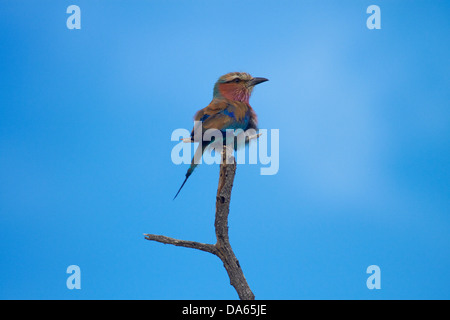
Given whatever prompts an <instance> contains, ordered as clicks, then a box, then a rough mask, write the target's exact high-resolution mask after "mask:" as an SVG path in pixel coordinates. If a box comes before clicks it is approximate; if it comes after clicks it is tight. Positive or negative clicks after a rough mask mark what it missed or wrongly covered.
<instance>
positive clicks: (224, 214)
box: [144, 135, 259, 300]
mask: <svg viewBox="0 0 450 320" xmlns="http://www.w3.org/2000/svg"><path fill="white" fill-rule="evenodd" d="M258 137H259V135H258V136H257V137H255V138H258ZM255 138H253V139H255ZM235 173H236V162H235V161H234V157H233V152H232V149H231V148H228V147H225V148H224V150H223V152H222V163H221V165H220V177H219V187H218V189H217V196H216V218H215V222H214V227H215V230H216V238H217V242H216V244H207V243H201V242H196V241H186V240H179V239H174V238H169V237H166V236H162V235H154V234H144V236H145V239H147V240H151V241H157V242H160V243H164V244H171V245H175V246H179V247H185V248H193V249H198V250H202V251H206V252H209V253H212V254H214V255H216V256H217V257H219V258H220V260H222V262H223V265H224V267H225V269H226V271H227V273H228V276H229V278H230V284H231V285H232V286H233V287H234V288H235V289H236V292H237V293H238V295H239V298H240V299H241V300H254V299H255V295H254V294H253V292H252V291H251V289H250V287H249V285H248V283H247V280H246V279H245V277H244V273H243V271H242V268H241V266H240V264H239V261H238V260H237V258H236V256H235V254H234V252H233V249H232V248H231V245H230V241H229V237H228V213H229V210H230V200H231V190H232V188H233V182H234V176H235Z"/></svg>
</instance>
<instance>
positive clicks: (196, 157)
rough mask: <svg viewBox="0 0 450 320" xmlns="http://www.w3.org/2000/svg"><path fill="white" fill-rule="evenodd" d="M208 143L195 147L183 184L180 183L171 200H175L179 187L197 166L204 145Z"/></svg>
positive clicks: (206, 145)
mask: <svg viewBox="0 0 450 320" xmlns="http://www.w3.org/2000/svg"><path fill="white" fill-rule="evenodd" d="M208 145H209V143H208V142H203V143H202V147H201V148H200V146H199V147H198V148H197V150H196V151H195V154H194V157H193V158H192V161H191V166H190V167H189V169H188V171H187V172H186V178H185V179H184V181H183V184H182V185H181V187H180V189H178V192H177V194H176V195H175V197H173V200H175V198H176V197H177V196H178V194H179V193H180V191H181V189H182V188H183V187H184V184H185V183H186V181H187V179H188V178H189V177H190V176H191V174H192V172H194V170H195V168H196V167H197V166H198V164H199V162H200V158H201V157H202V155H203V152H205V149H206V147H208Z"/></svg>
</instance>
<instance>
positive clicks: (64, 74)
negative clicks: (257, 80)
mask: <svg viewBox="0 0 450 320" xmlns="http://www.w3.org/2000/svg"><path fill="white" fill-rule="evenodd" d="M71 4H76V5H78V6H80V8H81V30H69V29H67V28H66V19H67V18H68V17H69V14H67V13H66V8H67V7H68V6H69V5H71ZM371 4H377V5H379V6H380V8H381V27H382V29H381V30H369V29H368V28H367V27H366V20H367V18H368V17H369V14H367V13H366V9H367V7H368V6H369V5H371ZM449 16H450V2H449V1H381V0H377V1H234V0H229V1H226V2H225V1H199V0H198V1H197V0H195V1H194V0H191V1H162V0H158V1H156V0H154V1H105V0H103V1H82V0H74V1H56V0H54V1H13V0H9V1H6V0H0V46H1V49H0V105H1V106H0V298H2V299H235V298H237V294H236V292H235V291H234V289H233V287H231V286H230V284H229V280H228V277H227V274H226V272H225V269H224V268H223V266H222V263H221V262H220V260H219V259H218V258H217V257H215V256H213V255H211V254H207V253H204V252H200V251H197V250H191V249H186V248H178V247H172V246H168V245H162V244H159V243H154V242H149V241H147V240H145V239H144V236H143V233H156V234H165V235H167V236H171V237H175V238H181V239H187V240H196V241H200V242H209V243H214V242H215V235H214V229H213V222H214V210H215V194H216V190H217V182H218V169H219V168H218V166H217V165H212V166H206V165H204V166H201V167H199V168H198V170H197V171H196V172H195V174H194V175H193V176H192V177H191V179H190V180H189V181H188V183H187V185H186V187H185V189H183V190H182V192H181V194H180V196H179V197H178V198H177V199H176V200H175V201H172V198H173V196H174V194H175V192H176V191H177V189H178V187H179V186H180V184H181V182H182V181H183V178H184V174H185V172H186V170H187V165H180V166H177V165H174V164H173V163H172V162H171V158H170V152H171V150H172V148H173V146H174V145H175V143H174V142H172V141H171V140H170V136H171V133H172V131H173V130H174V129H177V128H187V129H190V128H191V126H192V125H193V122H192V116H193V114H194V113H195V111H196V110H198V109H200V108H203V107H204V106H206V105H207V104H208V103H209V102H210V100H211V96H212V86H213V84H214V82H215V80H216V79H217V78H218V77H219V76H220V75H222V74H224V73H227V72H230V71H246V72H249V73H251V74H252V75H254V76H262V77H267V78H269V79H270V81H269V82H267V83H264V84H262V85H260V86H258V87H257V88H256V89H255V91H254V94H253V97H252V99H251V104H252V106H253V107H254V109H255V110H256V112H257V113H258V116H259V120H260V127H261V128H266V129H279V130H280V170H279V172H278V174H277V175H274V176H261V175H260V174H259V170H260V168H261V165H240V166H239V167H238V169H237V176H236V179H235V185H234V189H233V196H232V203H231V212H230V221H229V222H230V238H231V243H232V246H233V248H234V250H235V253H236V255H237V257H238V259H239V261H240V264H241V266H242V267H243V270H244V273H245V276H246V278H247V280H248V282H249V284H250V286H251V288H252V290H253V291H254V293H255V295H256V298H257V299H444V298H445V299H449V298H450V289H449V286H450V273H449V270H450V257H449V252H450V232H449V230H450V216H449V215H450V187H449V185H450V108H449V107H450V106H449V102H450V90H449V88H450V63H449V62H450V61H449V57H450V43H449V42H450V40H449V34H450V19H449ZM71 264H76V265H79V266H80V268H81V290H68V289H67V288H66V279H67V277H68V276H69V275H68V274H67V273H66V268H67V267H68V266H69V265H71ZM372 264H375V265H378V266H379V267H380V268H381V289H380V290H369V289H368V288H367V287H366V279H367V277H368V276H369V275H368V274H366V268H367V267H368V266H369V265H372Z"/></svg>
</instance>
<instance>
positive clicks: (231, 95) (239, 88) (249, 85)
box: [214, 72, 268, 103]
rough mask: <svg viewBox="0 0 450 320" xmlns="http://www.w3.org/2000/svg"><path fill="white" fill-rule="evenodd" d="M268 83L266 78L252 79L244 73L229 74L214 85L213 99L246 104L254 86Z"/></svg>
mask: <svg viewBox="0 0 450 320" xmlns="http://www.w3.org/2000/svg"><path fill="white" fill-rule="evenodd" d="M265 81H268V79H266V78H253V77H252V76H251V75H249V74H248V73H245V72H230V73H227V74H225V75H223V76H221V77H220V78H219V80H217V82H216V84H215V85H214V98H220V97H224V98H226V99H230V100H235V101H241V102H246V103H248V101H249V99H250V95H251V94H252V90H253V88H254V86H256V85H257V84H259V83H262V82H265Z"/></svg>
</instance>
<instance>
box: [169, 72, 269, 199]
mask: <svg viewBox="0 0 450 320" xmlns="http://www.w3.org/2000/svg"><path fill="white" fill-rule="evenodd" d="M265 81H268V79H266V78H253V77H252V76H251V75H249V74H248V73H245V72H230V73H227V74H225V75H223V76H221V77H220V78H219V79H218V80H217V82H216V84H215V85H214V91H213V99H212V101H211V103H210V104H209V105H208V106H207V107H205V108H203V109H201V110H199V111H197V113H196V114H195V116H194V121H198V122H197V127H194V128H193V129H192V132H191V137H190V141H191V142H199V141H202V145H201V146H200V145H199V146H198V148H197V150H196V151H195V155H194V157H193V158H192V162H191V166H190V167H189V169H188V171H187V173H186V178H185V179H184V182H183V184H182V185H181V187H180V189H179V190H178V192H177V194H176V195H175V197H174V199H175V198H176V197H177V196H178V194H179V193H180V191H181V189H182V188H183V186H184V184H185V183H186V181H187V179H188V178H189V177H190V175H191V174H192V172H193V171H194V170H195V168H196V167H197V161H194V159H199V158H200V157H201V156H202V154H203V152H204V151H205V149H206V147H208V145H209V144H211V142H212V141H204V140H203V133H204V132H205V131H206V130H208V129H217V130H220V131H221V132H222V134H223V135H224V136H225V133H226V130H227V129H234V130H236V129H242V130H244V131H246V130H248V129H255V130H257V129H258V119H257V117H256V113H255V111H254V110H253V109H252V107H251V106H250V104H249V99H250V95H251V94H252V91H253V88H254V86H255V85H257V84H259V83H262V82H265ZM200 124H201V126H202V127H201V129H202V130H200V131H199V130H197V129H198V127H199V126H200Z"/></svg>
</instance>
